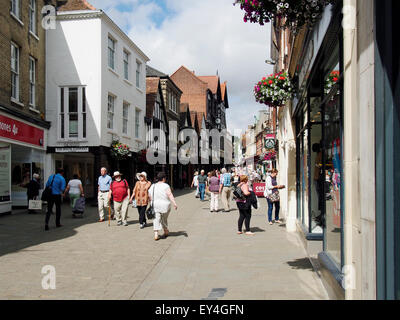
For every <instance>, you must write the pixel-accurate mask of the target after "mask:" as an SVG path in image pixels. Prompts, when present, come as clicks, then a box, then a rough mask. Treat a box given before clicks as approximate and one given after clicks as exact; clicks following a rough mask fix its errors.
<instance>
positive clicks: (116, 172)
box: [113, 171, 122, 178]
mask: <svg viewBox="0 0 400 320" xmlns="http://www.w3.org/2000/svg"><path fill="white" fill-rule="evenodd" d="M118 176H122V173H120V172H119V171H115V172H114V175H113V178H115V177H118Z"/></svg>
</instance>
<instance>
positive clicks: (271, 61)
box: [265, 60, 277, 66]
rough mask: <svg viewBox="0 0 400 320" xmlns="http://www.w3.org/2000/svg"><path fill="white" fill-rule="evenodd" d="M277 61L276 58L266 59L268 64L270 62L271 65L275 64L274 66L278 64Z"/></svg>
mask: <svg viewBox="0 0 400 320" xmlns="http://www.w3.org/2000/svg"><path fill="white" fill-rule="evenodd" d="M276 62H277V61H276V60H265V63H266V64H270V65H273V66H274V65H276Z"/></svg>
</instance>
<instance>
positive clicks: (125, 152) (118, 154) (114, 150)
mask: <svg viewBox="0 0 400 320" xmlns="http://www.w3.org/2000/svg"><path fill="white" fill-rule="evenodd" d="M111 155H112V156H113V157H114V158H117V159H118V160H124V159H127V158H129V157H131V156H132V153H131V151H130V149H129V147H128V146H127V145H126V144H122V143H120V142H119V141H118V140H114V141H113V142H112V143H111Z"/></svg>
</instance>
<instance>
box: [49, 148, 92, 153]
mask: <svg viewBox="0 0 400 320" xmlns="http://www.w3.org/2000/svg"><path fill="white" fill-rule="evenodd" d="M87 152H89V148H56V153H87Z"/></svg>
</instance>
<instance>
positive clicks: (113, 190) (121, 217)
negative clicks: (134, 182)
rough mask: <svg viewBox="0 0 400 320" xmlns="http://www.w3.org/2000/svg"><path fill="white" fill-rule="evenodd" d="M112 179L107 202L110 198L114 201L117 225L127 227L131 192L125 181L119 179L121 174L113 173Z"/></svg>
mask: <svg viewBox="0 0 400 320" xmlns="http://www.w3.org/2000/svg"><path fill="white" fill-rule="evenodd" d="M113 178H115V180H114V181H113V182H112V183H111V187H110V192H109V194H108V200H111V196H112V197H113V199H114V211H115V214H116V216H117V220H118V225H119V226H120V225H122V224H123V225H124V226H128V222H127V220H126V218H127V213H128V206H129V197H130V195H131V190H130V189H129V185H128V182H126V180H125V179H124V180H122V179H121V173H119V172H118V171H116V172H114V176H113Z"/></svg>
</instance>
